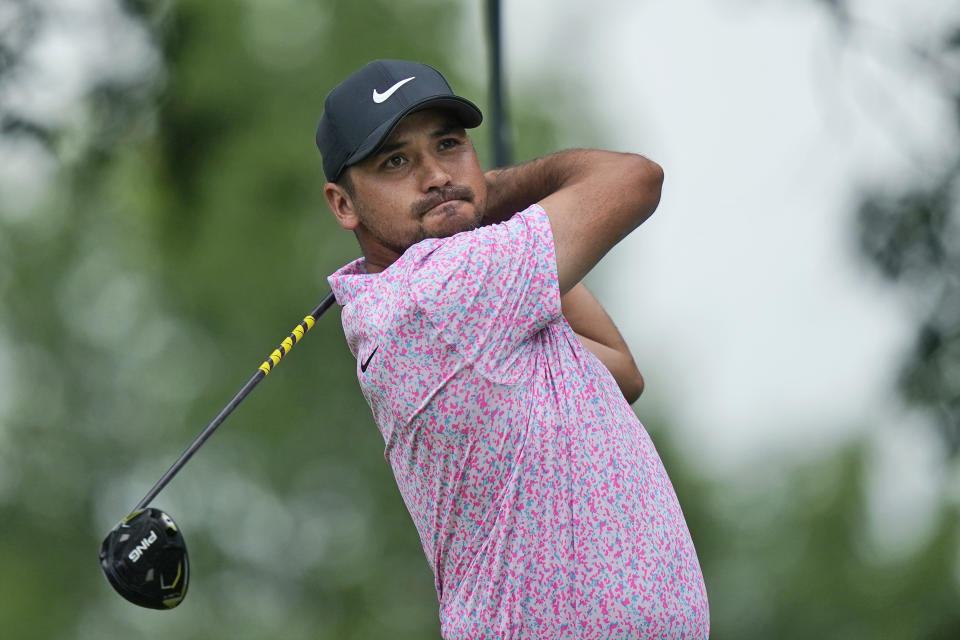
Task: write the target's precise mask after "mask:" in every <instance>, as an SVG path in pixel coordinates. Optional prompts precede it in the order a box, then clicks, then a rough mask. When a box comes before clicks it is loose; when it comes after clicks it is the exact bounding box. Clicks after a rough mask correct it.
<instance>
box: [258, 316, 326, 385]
mask: <svg viewBox="0 0 960 640" xmlns="http://www.w3.org/2000/svg"><path fill="white" fill-rule="evenodd" d="M315 322H316V320H315V319H314V317H313V316H307V317H306V318H304V319H303V322H301V323H300V324H298V325H297V326H295V327H294V328H293V333H291V334H290V335H289V336H287V337H286V338H284V339H283V342H281V343H280V346H279V347H278V348H276V349H274V351H273V353H271V354H270V357H268V358H267V359H266V360H264V361H263V364H261V365H260V367H259V369H260V371H263V373H264V375H266V374H268V373H270V372H271V371H273V368H274V367H275V366H277V364H278V363H279V362H280V358H282V357H283V356H285V355H286V354H288V353H290V350H291V349H293V345H295V344H297V343H298V342H300V338H302V337H303V335H304V334H305V333H306V332H307V331H310V329H312V328H313V325H314V323H315ZM304 325H306V327H304Z"/></svg>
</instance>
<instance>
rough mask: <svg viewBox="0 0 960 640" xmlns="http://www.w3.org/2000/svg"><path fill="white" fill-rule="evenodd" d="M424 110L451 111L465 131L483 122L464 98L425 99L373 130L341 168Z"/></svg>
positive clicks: (360, 156) (373, 148)
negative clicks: (406, 119) (405, 119)
mask: <svg viewBox="0 0 960 640" xmlns="http://www.w3.org/2000/svg"><path fill="white" fill-rule="evenodd" d="M425 109H446V110H447V111H452V112H453V113H454V114H455V115H456V116H457V119H458V120H460V123H461V124H462V125H463V127H464V128H465V129H472V128H474V127H477V126H479V125H480V123H481V122H483V114H482V113H481V112H480V109H478V108H477V105H475V104H473V103H472V102H470V101H469V100H467V99H466V98H461V97H459V96H435V97H433V98H426V99H424V100H421V101H420V102H417V103H416V104H412V105H410V106H409V107H407V108H406V109H404V110H403V111H401V112H400V113H398V114H397V115H396V116H395V117H394V118H393V119H391V120H387V121H386V122H384V123H383V124H381V125H380V126H379V127H377V128H376V129H374V130H373V131H372V132H371V133H370V135H369V136H367V138H366V140H364V141H363V144H361V145H360V147H359V148H358V149H357V150H356V151H354V152H353V153H352V154H350V157H348V158H347V160H346V161H345V162H344V163H343V168H344V169H346V168H347V167H349V166H350V165H352V164H357V163H358V162H360V161H361V160H363V159H364V158H366V157H367V156H369V155H370V154H372V153H374V152H375V151H376V150H377V149H379V148H380V146H381V145H383V143H384V142H385V141H386V139H387V138H388V137H390V134H391V133H393V130H394V129H396V128H397V125H398V124H400V121H401V120H403V119H404V118H406V117H407V116H408V115H410V114H411V113H415V112H417V111H423V110H425ZM341 173H342V171H341Z"/></svg>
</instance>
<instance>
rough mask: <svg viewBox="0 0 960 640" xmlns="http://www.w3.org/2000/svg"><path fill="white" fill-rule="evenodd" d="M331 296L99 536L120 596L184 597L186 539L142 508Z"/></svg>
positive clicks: (171, 603) (159, 601)
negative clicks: (116, 522) (143, 493)
mask: <svg viewBox="0 0 960 640" xmlns="http://www.w3.org/2000/svg"><path fill="white" fill-rule="evenodd" d="M334 301H335V299H334V295H333V292H330V293H328V294H327V295H326V296H325V297H324V298H323V300H321V301H320V304H318V305H317V306H316V308H315V309H314V310H313V311H311V312H310V315H308V316H306V317H305V318H304V319H303V321H302V322H300V324H298V325H297V326H296V327H294V329H293V332H292V333H291V334H290V335H289V336H287V337H286V338H284V340H283V342H282V343H280V346H279V347H277V348H276V349H275V350H274V351H273V352H272V353H271V354H270V355H269V356H268V357H267V359H266V360H264V361H263V363H262V364H261V365H260V366H259V367H258V368H257V371H256V372H255V373H254V374H253V376H252V377H251V378H250V379H249V380H247V382H246V384H244V385H243V387H241V389H240V391H238V392H237V393H236V395H234V396H233V398H232V399H231V400H230V402H228V403H227V406H225V407H224V408H223V409H221V410H220V413H218V414H217V416H216V417H215V418H214V419H213V420H212V421H211V422H210V424H208V425H207V426H206V427H204V428H203V431H201V432H200V435H198V436H197V437H196V438H195V439H194V441H193V442H191V443H190V446H188V447H187V448H186V450H184V452H183V453H182V454H180V457H179V458H177V459H176V461H175V462H174V463H173V464H172V465H171V466H170V468H169V469H167V472H166V473H164V474H163V477H161V478H160V480H158V481H157V483H156V484H155V485H153V488H151V489H150V491H148V492H147V495H145V496H144V497H143V499H142V500H140V502H138V503H137V506H136V507H134V508H133V511H132V512H131V513H130V515H128V516H127V517H126V518H124V519H123V520H121V521H120V522H119V523H118V524H117V526H116V527H114V528H113V530H111V531H110V533H108V534H107V537H106V538H104V540H103V543H102V544H101V545H100V568H101V569H102V570H103V573H104V575H105V576H106V577H107V580H108V581H109V582H110V584H111V585H113V588H114V589H116V591H117V593H119V594H120V595H121V596H123V597H124V598H126V599H127V600H129V601H130V602H132V603H134V604H137V605H140V606H142V607H148V608H150V609H172V608H173V607H175V606H177V605H178V604H180V602H182V601H183V598H184V596H185V595H186V593H187V585H188V583H189V577H190V565H189V561H188V559H187V545H186V542H185V541H184V539H183V534H182V533H181V532H180V528H179V527H178V526H177V524H176V523H175V522H174V521H173V518H171V517H170V516H169V515H168V514H166V513H164V512H163V511H161V510H160V509H154V508H147V505H149V504H150V502H151V501H153V499H154V498H155V497H156V496H157V494H158V493H160V491H161V490H162V489H163V488H164V487H165V486H167V483H169V482H170V480H172V479H173V477H174V476H175V475H177V473H178V472H179V471H180V469H182V468H183V466H184V465H185V464H186V463H187V461H189V460H190V458H191V457H193V454H194V453H196V452H197V449H199V448H200V446H201V445H203V443H204V442H206V440H207V438H209V437H210V436H211V435H213V432H214V431H216V429H217V427H219V426H220V424H221V423H222V422H223V421H224V420H226V419H227V416H229V415H230V414H231V413H232V412H233V410H234V409H236V408H237V405H239V404H240V403H241V402H242V401H243V399H244V398H246V397H247V395H248V394H249V393H250V392H251V391H253V388H254V387H256V386H257V384H259V383H260V381H261V380H263V379H264V378H265V377H266V376H267V374H269V373H270V371H272V370H273V368H274V367H276V366H277V364H279V362H280V359H281V358H283V356H285V355H286V354H287V353H289V352H290V350H291V349H293V345H295V344H297V342H299V341H300V339H301V338H303V336H304V335H305V334H306V333H307V332H308V331H309V330H310V329H311V328H312V327H313V325H314V323H315V322H316V321H317V320H318V319H319V318H320V316H322V315H323V314H324V312H326V310H327V309H329V308H330V307H331V306H332V305H333V303H334Z"/></svg>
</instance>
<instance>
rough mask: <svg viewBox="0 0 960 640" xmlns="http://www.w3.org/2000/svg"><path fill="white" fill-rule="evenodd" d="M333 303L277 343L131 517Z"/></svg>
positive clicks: (323, 302) (330, 299) (322, 306)
mask: <svg viewBox="0 0 960 640" xmlns="http://www.w3.org/2000/svg"><path fill="white" fill-rule="evenodd" d="M335 300H336V299H335V298H334V295H333V292H332V291H331V292H330V293H328V294H327V295H326V296H325V297H324V298H323V300H321V301H320V304H318V305H317V307H316V308H315V309H314V310H313V311H311V312H310V315H308V316H306V317H305V318H304V319H303V321H302V322H301V323H300V324H298V325H297V326H296V327H294V329H293V332H292V333H291V334H290V335H289V336H287V337H286V338H284V340H283V342H282V343H280V346H279V347H277V348H276V349H274V351H273V353H271V354H270V355H269V356H268V357H267V359H266V360H264V361H263V364H261V365H260V366H259V367H257V370H256V372H255V373H254V374H253V376H251V378H250V379H249V380H247V382H246V384H244V385H243V387H241V388H240V391H238V392H237V393H236V395H235V396H233V399H231V400H230V402H228V403H227V406H225V407H224V408H223V409H221V410H220V413H218V414H217V417H215V418H214V419H213V420H212V421H211V422H210V424H208V425H207V426H206V427H204V428H203V431H201V432H200V435H198V436H197V437H196V438H195V439H194V441H193V442H191V443H190V446H189V447H187V448H186V450H185V451H184V452H183V453H181V454H180V457H179V458H177V460H176V461H175V462H174V463H173V464H172V465H171V466H170V468H169V469H167V472H166V473H164V474H163V477H161V478H160V479H159V480H158V481H157V483H156V484H155V485H153V488H152V489H150V491H148V492H147V495H145V496H144V497H143V499H142V500H141V501H140V502H138V503H137V506H136V507H134V508H133V511H131V513H136V512H137V511H140V510H142V509H145V508H146V507H147V506H148V505H149V504H150V502H151V501H153V499H154V498H156V497H157V494H158V493H160V491H162V490H163V488H164V487H165V486H167V483H168V482H170V481H171V480H172V479H173V477H174V476H175V475H177V473H178V472H179V471H180V469H182V468H183V465H185V464H187V461H188V460H190V458H191V457H193V454H194V453H196V452H197V449H199V448H200V446H201V445H202V444H203V443H204V442H206V440H207V438H209V437H210V436H211V435H213V432H214V431H216V429H217V427H219V426H220V423H222V422H223V421H224V420H226V419H227V416H229V415H230V414H231V413H233V410H234V409H236V408H237V405H238V404H240V403H241V402H242V401H243V399H244V398H246V397H247V394H249V393H250V392H251V391H253V388H254V387H255V386H257V385H258V384H259V383H260V381H261V380H263V379H264V378H265V377H267V374H268V373H270V372H271V371H272V370H273V368H274V367H276V366H277V364H278V363H279V362H280V359H281V358H282V357H283V356H285V355H286V354H287V353H289V352H290V350H291V349H293V345H295V344H296V343H297V342H299V341H300V339H301V338H303V336H304V335H305V334H306V333H307V331H309V330H310V329H311V328H312V327H313V324H314V323H315V322H316V321H317V320H318V319H319V318H320V316H322V315H323V314H324V313H325V312H326V310H327V309H329V308H330V307H331V306H333V303H334V302H335Z"/></svg>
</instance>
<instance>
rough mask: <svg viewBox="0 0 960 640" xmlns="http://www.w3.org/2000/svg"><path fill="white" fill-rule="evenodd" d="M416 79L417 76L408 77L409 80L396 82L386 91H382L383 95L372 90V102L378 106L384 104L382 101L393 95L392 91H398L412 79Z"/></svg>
mask: <svg viewBox="0 0 960 640" xmlns="http://www.w3.org/2000/svg"><path fill="white" fill-rule="evenodd" d="M416 77H417V76H410V77H409V78H407V79H405V80H401V81H400V82H398V83H397V84H395V85H393V86H392V87H390V88H389V89H387V90H386V91H384V92H383V93H380V92H379V91H377V90H376V89H374V90H373V101H374V102H376V103H377V104H380V103H381V102H384V101H385V100H387V99H388V98H389V97H390V96H392V95H393V92H394V91H396V90H397V89H399V88H400V87H402V86H403V85H405V84H407V83H408V82H410V81H411V80H413V79H414V78H416Z"/></svg>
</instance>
